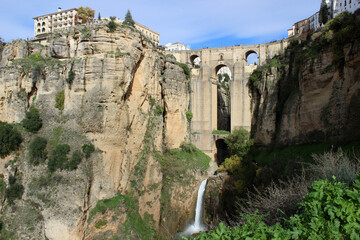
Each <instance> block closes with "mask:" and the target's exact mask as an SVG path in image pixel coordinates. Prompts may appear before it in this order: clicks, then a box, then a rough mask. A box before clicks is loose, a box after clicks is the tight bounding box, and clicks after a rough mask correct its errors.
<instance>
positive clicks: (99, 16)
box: [98, 12, 101, 21]
mask: <svg viewBox="0 0 360 240" xmlns="http://www.w3.org/2000/svg"><path fill="white" fill-rule="evenodd" d="M98 20H99V21H100V20H101V15H100V12H99V15H98Z"/></svg>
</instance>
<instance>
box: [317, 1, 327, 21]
mask: <svg viewBox="0 0 360 240" xmlns="http://www.w3.org/2000/svg"><path fill="white" fill-rule="evenodd" d="M328 16H329V9H328V7H327V4H326V2H325V0H322V2H321V6H320V11H319V23H320V24H325V23H327V21H328Z"/></svg>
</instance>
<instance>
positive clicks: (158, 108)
mask: <svg viewBox="0 0 360 240" xmlns="http://www.w3.org/2000/svg"><path fill="white" fill-rule="evenodd" d="M154 113H155V116H161V115H163V113H164V107H163V106H161V105H160V104H156V105H155V111H154Z"/></svg>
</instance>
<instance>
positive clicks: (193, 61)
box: [190, 55, 201, 68]
mask: <svg viewBox="0 0 360 240" xmlns="http://www.w3.org/2000/svg"><path fill="white" fill-rule="evenodd" d="M190 62H191V65H192V67H194V68H199V67H200V65H201V59H200V57H199V56H198V55H191V57H190Z"/></svg>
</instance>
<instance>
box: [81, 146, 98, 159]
mask: <svg viewBox="0 0 360 240" xmlns="http://www.w3.org/2000/svg"><path fill="white" fill-rule="evenodd" d="M81 149H82V151H83V153H84V154H85V158H90V156H91V154H92V153H93V152H94V151H95V147H94V145H93V144H91V143H89V144H84V145H83V146H82V147H81Z"/></svg>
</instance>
